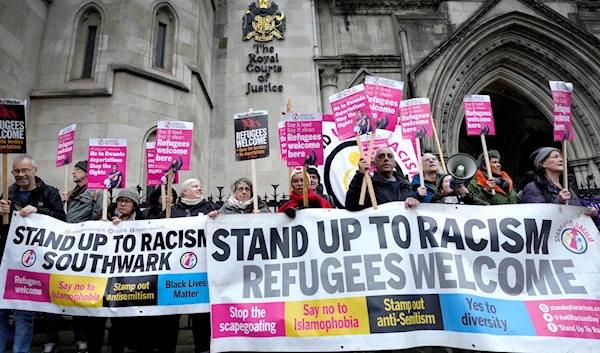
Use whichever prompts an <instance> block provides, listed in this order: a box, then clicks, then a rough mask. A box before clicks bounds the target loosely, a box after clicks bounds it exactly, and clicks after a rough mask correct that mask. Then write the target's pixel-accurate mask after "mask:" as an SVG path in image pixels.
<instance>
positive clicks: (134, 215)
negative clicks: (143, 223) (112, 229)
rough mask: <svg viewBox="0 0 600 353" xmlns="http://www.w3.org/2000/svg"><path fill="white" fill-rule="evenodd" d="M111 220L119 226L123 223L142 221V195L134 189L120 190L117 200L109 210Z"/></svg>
mask: <svg viewBox="0 0 600 353" xmlns="http://www.w3.org/2000/svg"><path fill="white" fill-rule="evenodd" d="M108 215H109V220H110V221H112V222H113V224H115V225H117V224H119V223H121V222H122V221H135V220H138V221H139V220H142V219H143V216H142V211H141V210H140V194H139V193H138V192H137V190H135V189H134V188H131V187H128V188H125V189H121V190H119V194H118V195H117V200H116V202H115V203H114V204H112V205H110V207H109V208H108Z"/></svg>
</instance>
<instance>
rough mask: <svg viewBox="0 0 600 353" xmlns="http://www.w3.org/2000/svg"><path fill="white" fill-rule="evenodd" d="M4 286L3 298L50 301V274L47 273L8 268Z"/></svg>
mask: <svg viewBox="0 0 600 353" xmlns="http://www.w3.org/2000/svg"><path fill="white" fill-rule="evenodd" d="M29 252H33V250H29ZM33 256H35V253H33ZM5 288H6V289H5V290H4V299H13V300H28V301H32V302H41V303H50V274H48V273H37V272H28V271H19V270H11V269H8V272H7V273H6V287H5Z"/></svg>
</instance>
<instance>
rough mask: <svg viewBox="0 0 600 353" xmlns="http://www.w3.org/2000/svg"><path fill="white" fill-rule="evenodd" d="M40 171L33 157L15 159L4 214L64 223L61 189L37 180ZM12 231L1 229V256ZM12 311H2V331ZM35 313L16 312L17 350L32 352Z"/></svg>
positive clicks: (0, 204)
mask: <svg viewBox="0 0 600 353" xmlns="http://www.w3.org/2000/svg"><path fill="white" fill-rule="evenodd" d="M37 170H38V169H37V166H36V164H35V161H34V160H33V158H31V157H30V156H28V155H24V154H23V155H19V156H17V158H15V161H14V162H13V169H12V171H11V172H12V175H13V176H14V177H15V183H14V184H13V185H11V186H10V188H9V189H8V200H0V214H1V215H4V214H8V215H9V217H12V213H13V212H14V211H18V212H19V215H20V216H21V217H27V216H29V215H30V214H32V213H39V214H43V215H47V216H50V217H53V218H56V219H58V220H61V221H63V222H64V221H65V220H66V216H65V212H64V211H63V203H62V200H61V198H60V194H59V192H58V190H57V189H56V188H54V187H52V186H49V185H46V184H45V183H44V182H43V181H42V179H40V178H38V177H36V176H35V175H36V174H37ZM5 177H6V176H5ZM8 228H9V226H8V225H4V226H2V227H1V236H2V237H1V238H0V251H1V252H0V256H2V255H3V254H4V247H5V246H6V238H7V235H8ZM0 258H1V257H0ZM10 312H11V310H9V309H0V331H1V332H8V316H9V314H10ZM33 314H34V313H33V312H31V311H23V310H15V312H14V319H15V322H16V325H15V326H16V331H15V339H14V344H13V351H15V352H28V351H29V349H30V347H31V341H32V339H33ZM7 338H8V337H5V336H4V335H0V349H1V350H2V351H4V348H5V347H6V340H7Z"/></svg>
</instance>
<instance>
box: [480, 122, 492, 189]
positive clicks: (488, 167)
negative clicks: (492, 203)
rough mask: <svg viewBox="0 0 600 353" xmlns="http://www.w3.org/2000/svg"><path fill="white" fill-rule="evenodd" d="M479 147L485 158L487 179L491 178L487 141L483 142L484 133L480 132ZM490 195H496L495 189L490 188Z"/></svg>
mask: <svg viewBox="0 0 600 353" xmlns="http://www.w3.org/2000/svg"><path fill="white" fill-rule="evenodd" d="M481 147H483V157H484V159H485V168H486V169H487V173H488V179H489V178H493V176H492V167H490V156H488V149H487V143H486V142H485V135H483V134H481ZM492 195H496V190H494V189H492Z"/></svg>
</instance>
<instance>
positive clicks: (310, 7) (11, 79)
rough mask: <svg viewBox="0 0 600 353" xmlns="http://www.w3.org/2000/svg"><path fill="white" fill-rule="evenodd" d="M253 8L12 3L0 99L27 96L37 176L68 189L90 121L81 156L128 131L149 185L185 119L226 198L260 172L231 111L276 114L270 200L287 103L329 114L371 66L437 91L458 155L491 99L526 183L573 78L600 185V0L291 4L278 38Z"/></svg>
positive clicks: (8, 3)
mask: <svg viewBox="0 0 600 353" xmlns="http://www.w3.org/2000/svg"><path fill="white" fill-rule="evenodd" d="M249 3H250V1H249V0H228V1H221V0H129V1H116V0H22V1H12V0H0V77H2V79H0V97H3V98H4V97H6V98H19V99H27V100H28V103H29V109H28V123H27V128H28V150H29V151H30V153H31V154H32V155H33V156H34V157H35V158H36V159H37V161H38V164H39V166H40V173H39V175H40V176H41V177H43V178H44V179H45V180H46V181H47V182H49V183H50V184H53V185H56V186H62V185H63V184H64V181H63V180H64V170H62V169H57V168H55V167H54V159H55V151H56V144H57V141H56V139H57V134H58V131H59V130H60V129H62V128H64V127H65V126H67V125H69V124H72V123H77V124H78V127H77V131H76V134H75V136H76V150H75V159H83V158H85V157H86V151H87V140H88V139H89V138H96V137H98V138H102V137H107V138H126V139H127V140H128V166H127V174H126V175H127V184H128V185H131V186H134V185H138V184H140V185H143V184H144V182H145V173H144V171H145V161H144V158H145V151H144V146H145V142H146V141H151V140H152V139H153V138H154V135H153V134H154V130H155V127H156V122H157V121H158V120H184V121H192V122H194V138H195V140H194V148H193V150H194V156H193V162H192V165H191V168H192V170H191V171H189V172H185V173H182V175H181V178H187V177H189V176H192V175H194V176H197V177H199V178H200V179H201V180H202V181H203V183H204V187H205V189H207V190H208V191H207V193H208V194H210V193H212V194H216V187H217V186H225V187H227V185H229V184H230V183H231V182H232V181H234V179H235V178H237V177H239V176H249V175H250V171H251V170H250V163H249V162H235V157H234V149H233V147H234V138H233V115H234V114H236V113H239V112H244V111H248V110H249V109H254V110H262V109H266V110H268V111H269V115H270V118H269V120H270V122H269V127H270V131H271V132H272V133H271V136H270V144H271V149H270V154H271V157H269V158H267V159H262V160H259V161H257V163H256V164H257V169H258V184H259V185H258V186H259V188H260V194H261V195H263V194H264V193H269V194H270V193H271V191H272V188H271V186H270V185H271V184H278V185H286V184H287V179H288V176H287V175H288V174H287V173H288V172H287V168H286V166H285V164H284V162H282V161H281V160H279V158H278V155H279V154H278V148H277V147H278V141H277V135H276V133H275V132H276V128H277V122H278V121H280V120H282V119H283V117H282V115H281V112H283V111H285V110H286V105H287V102H288V99H289V100H290V101H291V107H292V110H293V111H315V110H322V111H323V112H329V111H330V107H329V103H328V97H329V96H330V95H332V94H334V93H336V92H338V91H340V90H342V89H345V88H348V87H351V86H353V85H356V84H358V83H361V82H362V80H363V79H364V76H365V75H368V74H373V75H378V76H383V77H388V78H391V79H396V80H402V81H404V82H405V90H404V97H403V98H404V99H408V98H413V97H423V96H428V97H429V98H430V99H431V102H432V112H433V114H434V118H435V122H436V125H437V130H438V133H439V135H440V138H441V143H442V147H443V150H444V154H445V155H446V156H448V155H452V154H454V153H456V152H458V151H462V152H468V153H471V154H475V155H476V154H478V153H479V152H481V145H478V139H475V140H473V138H469V137H467V136H466V133H465V132H464V128H463V127H462V122H463V120H464V119H463V112H462V104H461V101H462V97H463V96H465V95H467V94H475V93H481V94H489V95H490V96H491V97H492V102H493V107H494V113H495V121H496V130H497V134H498V135H497V136H496V137H490V138H489V141H488V146H489V147H490V148H497V149H498V150H499V151H500V152H501V153H502V154H503V156H504V157H503V160H502V162H503V166H504V169H505V170H507V171H508V172H509V174H511V175H515V176H519V175H521V174H522V173H523V172H524V171H526V170H528V169H530V167H531V165H530V164H531V162H530V161H529V160H528V158H527V155H528V154H529V152H531V151H533V150H534V149H535V148H537V147H541V146H544V145H552V143H553V142H552V135H551V132H552V125H551V120H552V112H551V107H552V100H551V95H550V91H549V89H548V83H547V81H548V80H564V81H570V82H573V84H574V86H575V93H574V95H573V112H574V130H575V133H576V140H575V142H573V143H571V144H570V146H571V148H570V151H571V152H570V155H569V156H570V160H569V166H570V168H572V171H573V172H574V173H575V174H576V175H577V178H578V179H579V181H585V180H587V178H588V176H594V177H595V180H600V169H599V164H600V153H598V151H600V121H599V115H598V110H599V108H600V99H599V98H598V97H600V82H598V80H597V77H598V73H600V4H598V3H597V2H595V1H573V0H562V1H550V0H548V1H539V0H487V1H442V0H397V1H390V0H371V1H359V0H279V1H276V5H277V6H278V8H279V10H280V11H281V12H283V14H284V15H285V21H286V22H285V30H284V31H283V32H282V33H283V34H284V36H285V38H283V39H277V38H274V39H272V40H271V41H267V42H260V41H257V40H255V39H254V38H250V39H249V40H244V39H243V30H242V18H243V17H245V14H246V11H247V10H249ZM254 4H255V5H256V6H260V5H265V6H272V2H269V1H263V0H258V1H256V2H255V3H254ZM261 58H262V59H261ZM261 60H266V61H268V62H262V61H261ZM269 66H271V68H269ZM261 90H262V91H261ZM424 144H425V147H429V148H432V147H433V143H432V141H427V140H426V141H424ZM281 190H282V188H280V189H279V192H281Z"/></svg>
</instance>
